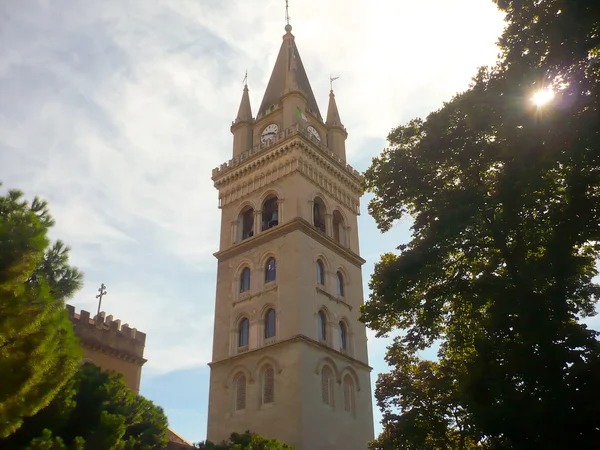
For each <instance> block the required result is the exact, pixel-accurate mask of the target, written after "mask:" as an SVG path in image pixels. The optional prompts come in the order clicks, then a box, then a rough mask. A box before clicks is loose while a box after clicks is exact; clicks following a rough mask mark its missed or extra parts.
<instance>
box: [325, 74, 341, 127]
mask: <svg viewBox="0 0 600 450" xmlns="http://www.w3.org/2000/svg"><path fill="white" fill-rule="evenodd" d="M338 78H339V77H332V76H330V77H329V87H330V91H329V105H328V107H327V120H326V121H325V125H327V126H328V127H336V126H337V127H343V125H342V120H341V119H340V113H339V112H338V107H337V103H336V102H335V94H334V93H333V82H334V81H335V80H337V79H338Z"/></svg>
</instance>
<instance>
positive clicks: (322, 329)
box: [317, 311, 327, 342]
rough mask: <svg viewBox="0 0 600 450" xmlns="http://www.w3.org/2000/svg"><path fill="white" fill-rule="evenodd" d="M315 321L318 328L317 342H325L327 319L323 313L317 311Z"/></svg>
mask: <svg viewBox="0 0 600 450" xmlns="http://www.w3.org/2000/svg"><path fill="white" fill-rule="evenodd" d="M317 321H318V327H319V330H318V333H319V340H320V341H323V342H325V341H326V340H327V317H326V316H325V313H324V312H323V311H319V314H318V317H317Z"/></svg>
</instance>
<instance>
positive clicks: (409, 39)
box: [0, 0, 503, 407]
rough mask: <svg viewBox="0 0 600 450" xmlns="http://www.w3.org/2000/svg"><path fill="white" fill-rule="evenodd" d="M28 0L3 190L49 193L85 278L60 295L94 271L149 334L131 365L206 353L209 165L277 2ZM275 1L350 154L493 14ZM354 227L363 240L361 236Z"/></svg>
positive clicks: (9, 48) (261, 84)
mask: <svg viewBox="0 0 600 450" xmlns="http://www.w3.org/2000/svg"><path fill="white" fill-rule="evenodd" d="M38 6H39V7H37V8H36V7H33V6H32V5H31V3H29V4H28V5H25V4H22V3H19V2H8V3H5V4H3V5H2V7H0V20H1V21H2V27H1V28H2V29H1V33H2V39H1V40H0V179H1V180H2V181H3V182H4V188H13V187H16V188H20V189H22V190H24V191H25V192H26V194H27V195H28V196H33V195H39V196H41V197H44V198H47V199H48V200H49V201H50V206H51V209H52V212H53V214H54V216H55V217H56V219H57V222H58V224H57V227H56V230H55V231H54V236H55V237H57V238H61V239H63V240H64V241H66V243H67V244H69V245H70V246H71V247H72V248H73V251H72V254H73V261H74V263H75V264H77V265H79V266H80V267H81V268H82V269H83V270H84V271H85V272H86V276H87V284H86V287H85V289H84V290H83V291H82V292H81V293H80V294H79V295H78V296H77V297H76V299H74V303H75V304H76V305H77V306H78V307H85V308H87V309H89V310H91V311H95V306H94V304H95V301H94V296H95V294H96V291H95V290H96V289H97V287H98V285H99V283H100V282H104V283H106V285H107V286H108V288H109V292H110V295H109V296H108V297H107V301H106V308H105V309H106V310H107V311H108V312H109V313H112V314H113V315H114V316H115V317H118V318H120V319H122V320H123V322H129V323H130V324H131V325H132V326H135V327H137V328H138V329H140V330H142V331H145V332H146V333H148V347H147V357H148V359H149V362H148V364H147V366H146V371H147V373H164V372H166V371H172V370H177V369H181V368H186V367H192V366H197V365H200V364H204V363H206V362H207V361H208V360H209V358H210V351H211V348H210V345H211V340H212V339H211V337H212V310H213V304H214V276H215V274H216V263H215V261H214V258H213V256H212V253H213V252H214V251H216V250H217V244H216V243H217V242H218V231H219V223H220V211H219V210H218V209H217V208H216V205H217V193H216V191H215V189H214V188H213V186H212V182H211V180H210V177H211V170H212V168H213V167H216V166H217V165H219V164H220V163H221V162H224V161H225V160H227V159H228V158H229V157H230V156H231V144H232V139H231V135H230V133H229V125H230V123H231V120H232V119H233V118H234V116H235V113H236V111H237V107H238V104H239V100H240V97H241V91H242V83H241V82H242V78H243V75H244V72H245V70H246V69H247V70H248V72H249V84H250V92H251V102H252V105H253V107H254V110H255V111H256V108H257V107H258V105H259V103H260V101H261V99H262V94H263V90H264V88H265V86H266V83H267V80H268V78H269V76H270V73H271V70H272V67H273V64H274V61H275V58H276V56H277V51H278V49H279V46H280V44H281V36H282V35H283V32H284V31H283V25H284V21H283V16H284V10H283V2H282V1H280V0H243V1H242V0H228V1H226V2H224V1H220V0H204V1H202V2H198V1H196V0H181V1H178V2H172V1H168V0H163V1H161V2H150V3H149V2H137V3H135V2H134V3H131V2H120V1H116V0H112V1H104V2H95V3H90V2H86V3H85V4H84V3H81V2H75V1H73V0H62V1H56V2H43V3H42V2H40V3H39V5H38ZM290 15H291V17H292V24H293V27H294V31H293V32H294V34H295V35H296V41H297V44H298V47H299V50H300V53H301V56H302V59H303V61H304V65H305V67H306V70H307V72H308V75H309V78H310V80H311V82H312V87H313V90H314V91H315V95H316V96H317V100H318V102H319V105H320V107H321V108H322V109H321V113H322V115H325V114H326V110H325V109H326V106H327V96H328V91H329V81H328V80H329V75H330V73H331V74H334V75H339V76H340V79H339V81H337V82H336V87H335V88H336V99H337V101H338V106H339V109H340V113H341V117H342V120H343V121H344V123H345V125H346V127H347V128H348V130H349V133H350V138H349V142H348V150H349V159H350V162H351V163H352V162H353V161H357V160H361V161H365V160H368V159H370V158H371V157H372V156H374V155H375V154H377V153H378V152H379V151H380V150H381V148H379V147H373V145H368V143H369V142H371V143H372V142H381V139H382V138H385V136H386V135H387V133H388V131H389V130H390V128H392V127H394V126H397V125H399V124H400V123H402V122H403V121H406V120H408V119H410V118H411V117H413V116H417V115H419V116H423V115H426V114H427V113H428V112H429V111H430V110H432V109H434V108H437V107H439V106H441V103H442V102H443V101H444V100H448V99H449V98H450V97H451V95H452V94H454V93H455V92H457V91H459V90H463V89H465V88H466V87H467V85H468V83H469V81H470V78H471V76H472V75H474V74H475V70H476V68H477V67H478V66H480V65H482V64H485V63H490V62H492V61H494V59H495V55H496V53H497V50H496V48H495V47H494V42H495V40H496V38H497V36H498V35H499V34H500V31H501V29H502V26H503V23H502V20H501V19H502V18H501V16H500V14H499V13H498V12H497V11H496V10H495V7H494V5H493V3H492V2H491V1H490V2H481V1H480V0H461V1H455V2H446V1H442V0H423V1H420V2H397V1H392V0H386V1H377V2H373V1H371V2H366V1H359V0H347V1H341V0H335V1H329V2H322V1H318V0H304V1H303V2H292V3H291V9H290ZM378 145H379V144H378ZM359 151H360V153H359ZM364 210H365V208H363V211H364ZM367 226H368V228H361V233H363V235H365V236H367V235H368V236H370V237H369V240H370V241H369V242H367V241H364V240H363V242H362V243H361V244H362V247H363V248H364V249H368V248H371V249H372V248H376V245H375V244H376V242H375V241H377V239H379V237H378V235H377V232H376V231H375V230H374V225H373V223H372V221H371V222H370V223H368V225H367ZM378 242H380V243H381V242H383V241H378ZM386 245H387V244H386ZM365 288H366V286H365ZM365 297H366V294H365ZM377 345H378V346H379V345H381V344H377ZM371 363H372V364H373V365H374V366H375V368H376V371H377V370H381V369H383V367H384V365H383V362H382V361H381V360H379V361H373V360H372V361H371ZM199 407H201V406H200V405H199Z"/></svg>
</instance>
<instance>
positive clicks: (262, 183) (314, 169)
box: [219, 140, 363, 214]
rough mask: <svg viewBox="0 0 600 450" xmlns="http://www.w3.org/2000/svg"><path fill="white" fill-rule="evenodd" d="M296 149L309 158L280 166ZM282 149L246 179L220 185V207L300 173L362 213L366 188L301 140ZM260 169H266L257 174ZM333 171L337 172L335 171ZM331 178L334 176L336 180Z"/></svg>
mask: <svg viewBox="0 0 600 450" xmlns="http://www.w3.org/2000/svg"><path fill="white" fill-rule="evenodd" d="M294 147H297V148H299V149H300V151H301V152H302V153H300V155H305V156H306V158H303V157H300V158H299V157H298V156H295V157H291V158H287V159H284V160H282V161H280V162H279V164H277V165H276V163H275V160H276V159H279V158H283V157H284V156H285V155H286V154H287V153H289V151H291V149H292V148H294ZM278 150H279V151H278V152H276V153H273V154H269V155H265V156H271V159H270V160H269V161H264V164H262V162H263V161H257V162H256V165H253V166H252V170H250V171H248V172H246V173H245V174H244V175H243V176H240V177H239V178H238V179H236V180H233V179H232V180H230V182H228V183H224V184H223V185H220V186H219V189H220V191H221V192H220V193H219V207H221V208H222V207H224V206H226V205H228V204H230V203H233V202H235V201H238V200H241V199H243V198H245V197H247V196H250V195H251V194H252V193H254V192H256V191H257V190H259V189H263V188H265V187H266V186H268V185H269V184H270V183H273V182H274V181H276V180H279V179H282V178H284V177H287V176H289V175H291V174H293V173H296V172H298V173H300V174H301V175H302V176H304V177H305V178H307V179H309V180H311V181H312V182H313V183H315V184H316V185H318V186H319V187H320V188H321V189H322V190H323V191H324V192H326V193H327V194H329V195H330V196H331V198H333V199H335V200H336V201H338V202H339V203H341V204H343V205H344V206H346V207H347V208H348V209H349V210H350V211H352V212H353V213H355V214H360V206H359V198H360V196H361V195H362V193H363V191H362V188H361V187H360V186H359V185H358V184H356V183H353V182H349V180H348V178H347V177H345V176H340V172H339V171H337V170H335V168H333V167H332V166H331V165H328V163H327V162H326V161H325V160H324V159H323V158H321V157H320V155H318V153H316V152H315V151H314V150H312V149H311V146H309V145H307V144H305V143H303V142H301V141H300V140H297V141H294V142H291V143H289V144H288V145H286V146H284V147H281V148H280V149H278ZM269 166H270V167H269ZM260 169H264V170H263V171H262V172H257V170H260ZM331 169H334V171H333V172H332V170H331ZM328 175H333V177H332V176H328ZM226 186H229V189H226V190H225V189H224V188H225V187H226Z"/></svg>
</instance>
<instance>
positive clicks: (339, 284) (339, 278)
mask: <svg viewBox="0 0 600 450" xmlns="http://www.w3.org/2000/svg"><path fill="white" fill-rule="evenodd" d="M336 279H337V294H338V296H339V297H344V275H342V272H338V273H336Z"/></svg>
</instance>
